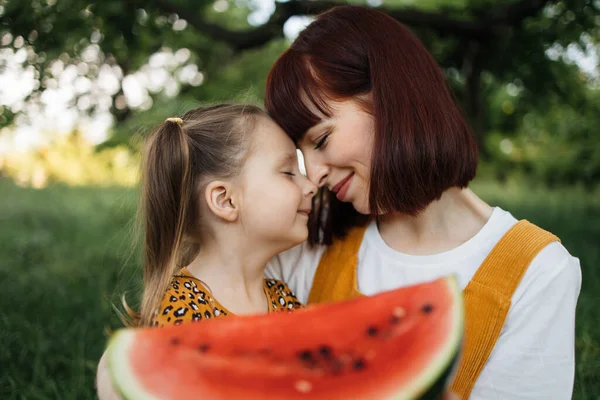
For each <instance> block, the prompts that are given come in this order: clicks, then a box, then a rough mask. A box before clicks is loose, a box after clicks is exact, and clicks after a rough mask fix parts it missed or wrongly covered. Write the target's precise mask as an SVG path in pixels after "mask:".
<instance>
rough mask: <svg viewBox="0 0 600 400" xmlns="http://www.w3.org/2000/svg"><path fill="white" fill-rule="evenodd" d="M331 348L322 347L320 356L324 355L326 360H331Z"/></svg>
mask: <svg viewBox="0 0 600 400" xmlns="http://www.w3.org/2000/svg"><path fill="white" fill-rule="evenodd" d="M331 353H332V351H331V347H329V346H321V347H319V354H320V355H322V356H323V357H325V358H330V357H331Z"/></svg>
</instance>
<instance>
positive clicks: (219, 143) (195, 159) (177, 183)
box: [124, 104, 266, 326]
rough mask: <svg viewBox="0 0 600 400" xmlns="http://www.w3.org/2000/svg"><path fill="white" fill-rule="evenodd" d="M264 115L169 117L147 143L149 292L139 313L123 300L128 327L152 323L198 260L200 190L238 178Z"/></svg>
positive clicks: (247, 110) (234, 109) (143, 206)
mask: <svg viewBox="0 0 600 400" xmlns="http://www.w3.org/2000/svg"><path fill="white" fill-rule="evenodd" d="M259 116H266V113H265V112H264V111H263V110H262V109H260V108H258V107H256V106H252V105H237V104H221V105H216V106H211V107H200V108H196V109H194V110H191V111H188V112H187V113H185V114H184V115H183V116H182V117H181V118H168V119H167V120H165V121H164V122H163V123H162V124H160V125H159V126H158V127H157V128H156V129H155V130H154V131H153V132H152V133H151V134H150V135H149V137H148V138H147V139H146V142H145V148H144V155H143V161H142V191H141V197H140V207H139V211H140V212H139V215H138V218H139V220H140V226H141V228H142V232H143V256H144V277H143V284H144V289H143V295H142V301H141V309H140V311H139V312H134V311H133V310H131V308H129V307H128V306H127V304H126V303H125V301H124V307H125V310H126V312H127V314H128V315H129V318H128V321H125V322H126V324H127V325H129V326H148V325H150V323H151V321H152V318H153V316H154V313H155V312H156V310H157V309H158V307H159V305H160V301H161V299H162V296H163V295H164V293H165V291H166V289H167V287H168V285H169V282H170V280H171V278H172V277H173V275H174V274H175V273H176V272H177V270H178V269H179V268H181V267H182V266H184V265H187V264H188V263H189V262H191V261H192V260H193V258H194V257H195V256H196V254H197V252H198V250H199V247H198V240H197V238H198V232H197V229H196V228H197V226H198V221H199V215H198V212H199V205H200V203H199V201H200V199H201V196H199V195H200V193H201V190H200V189H201V188H200V186H201V185H202V182H203V181H204V180H205V178H207V177H213V178H229V177H233V176H236V175H237V174H239V172H240V170H241V168H242V166H243V163H244V159H245V157H246V155H247V153H248V151H247V149H248V147H249V146H248V144H247V135H248V134H249V133H250V132H252V131H253V130H254V128H255V126H256V122H257V120H258V117H259Z"/></svg>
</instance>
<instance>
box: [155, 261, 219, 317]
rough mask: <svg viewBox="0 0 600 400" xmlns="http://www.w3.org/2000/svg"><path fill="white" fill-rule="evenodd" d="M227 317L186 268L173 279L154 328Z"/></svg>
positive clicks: (208, 292)
mask: <svg viewBox="0 0 600 400" xmlns="http://www.w3.org/2000/svg"><path fill="white" fill-rule="evenodd" d="M226 315H227V311H226V310H224V309H223V308H222V307H220V305H219V304H218V303H217V302H216V301H215V299H213V298H212V296H211V295H210V291H209V290H208V289H207V287H206V286H205V284H204V283H203V282H202V281H201V280H199V279H196V278H194V277H193V276H191V274H189V273H187V271H186V269H185V268H184V269H182V270H180V271H179V272H178V273H177V275H175V276H173V278H171V282H170V283H169V286H168V287H167V290H166V291H165V294H164V295H163V298H162V300H161V302H160V306H159V308H158V309H157V310H156V311H155V315H154V318H153V320H152V326H159V327H160V326H167V325H179V324H182V323H184V322H195V321H200V320H202V319H209V318H215V317H221V316H226Z"/></svg>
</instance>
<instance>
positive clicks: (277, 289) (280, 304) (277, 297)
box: [265, 279, 303, 311]
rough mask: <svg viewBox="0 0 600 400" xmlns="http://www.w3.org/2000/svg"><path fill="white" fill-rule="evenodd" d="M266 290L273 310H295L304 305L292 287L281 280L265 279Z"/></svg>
mask: <svg viewBox="0 0 600 400" xmlns="http://www.w3.org/2000/svg"><path fill="white" fill-rule="evenodd" d="M265 290H266V292H267V294H268V296H269V300H270V303H271V309H272V310H274V311H278V310H293V309H297V308H302V307H303V305H302V303H301V302H300V301H299V300H298V298H297V297H296V294H295V293H294V291H293V290H292V289H290V287H289V286H288V285H287V284H286V283H285V282H284V281H281V280H279V279H265Z"/></svg>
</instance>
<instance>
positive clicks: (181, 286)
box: [98, 104, 316, 399]
mask: <svg viewBox="0 0 600 400" xmlns="http://www.w3.org/2000/svg"><path fill="white" fill-rule="evenodd" d="M315 192H316V187H315V185H314V184H312V183H311V182H310V181H309V180H307V179H306V178H305V177H304V176H303V175H302V174H301V173H300V171H299V168H298V160H297V156H296V147H295V146H294V143H293V142H292V140H291V139H289V138H288V137H287V136H286V135H285V133H284V132H283V131H282V130H281V129H280V128H279V127H278V126H277V125H276V124H275V123H274V122H272V121H271V120H270V119H269V118H268V117H267V116H266V114H265V113H264V112H263V111H262V110H260V109H259V108H257V107H253V106H249V105H226V104H225V105H218V106H214V107H208V108H198V109H195V110H192V111H189V112H187V113H186V114H185V115H184V116H183V117H182V118H169V119H167V120H166V121H164V122H163V123H162V124H161V125H160V126H159V127H158V128H157V129H156V130H155V131H154V132H153V133H152V134H151V135H150V137H149V138H148V140H147V143H146V148H145V154H144V161H143V182H142V195H141V200H142V201H141V206H142V207H141V209H142V214H141V215H142V218H143V223H144V232H145V240H144V255H145V258H144V292H143V297H142V304H141V311H140V312H139V313H132V317H133V319H134V321H133V322H134V325H136V326H150V325H152V326H164V325H177V324H180V323H184V322H192V321H200V320H203V319H210V318H215V317H217V318H220V317H224V316H227V315H231V314H249V313H263V312H274V311H277V310H289V309H294V308H297V307H300V306H301V305H300V303H299V302H298V300H297V299H296V297H295V296H294V294H293V293H292V292H291V290H290V289H289V288H288V287H287V285H286V284H285V283H283V282H281V281H278V280H272V279H269V280H265V279H264V276H263V274H264V269H265V266H266V264H267V262H268V261H269V260H270V259H271V258H272V257H274V256H275V255H276V254H278V253H279V252H281V251H284V250H286V249H289V248H291V247H293V246H295V245H297V244H299V243H301V242H303V241H304V240H305V239H306V238H307V236H308V228H307V222H308V215H309V213H310V211H311V199H312V197H313V195H314V194H315ZM98 395H99V397H100V398H101V399H107V398H117V396H116V394H115V393H114V391H113V389H112V387H111V385H110V378H109V376H108V373H107V370H106V365H105V358H104V356H103V357H102V359H101V361H100V365H99V370H98Z"/></svg>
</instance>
